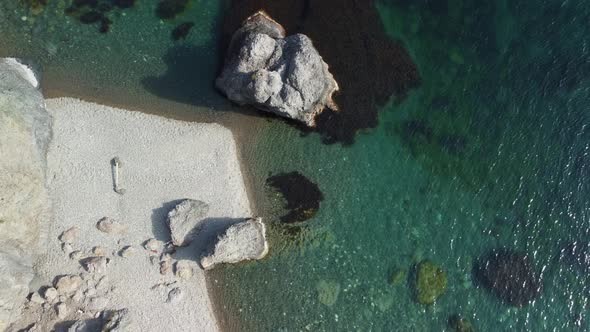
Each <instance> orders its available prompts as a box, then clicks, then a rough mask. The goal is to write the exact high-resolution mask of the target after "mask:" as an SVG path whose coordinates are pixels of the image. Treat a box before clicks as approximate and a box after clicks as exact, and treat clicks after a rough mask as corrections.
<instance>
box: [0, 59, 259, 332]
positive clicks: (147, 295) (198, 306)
mask: <svg viewBox="0 0 590 332" xmlns="http://www.w3.org/2000/svg"><path fill="white" fill-rule="evenodd" d="M1 64H2V65H4V63H1ZM0 69H2V70H0V73H1V74H2V75H6V74H5V73H10V74H11V75H12V76H13V79H14V82H17V83H18V84H21V85H19V86H18V88H17V89H15V88H14V86H12V87H10V89H9V88H6V89H5V90H2V92H3V93H0V96H7V95H8V96H9V97H10V98H12V97H14V96H13V95H11V93H13V91H11V89H12V90H17V91H18V90H19V89H24V88H23V86H24V84H25V83H26V84H27V85H28V87H27V88H26V89H28V90H26V89H25V91H26V92H27V93H29V94H31V95H34V96H36V98H37V99H34V101H35V102H36V103H37V104H39V105H43V104H44V101H43V97H42V95H41V93H40V92H39V90H37V89H36V87H34V86H33V84H32V83H31V81H30V80H29V82H27V81H26V79H23V78H22V77H24V75H22V73H18V72H16V73H17V74H14V73H15V71H14V70H12V71H9V70H7V69H5V68H4V67H1V68H0ZM33 77H34V76H33ZM2 82H3V83H5V82H11V81H9V80H2ZM6 91H10V93H7V92H6ZM23 100H25V101H26V100H27V98H25V97H23ZM31 100H33V99H31ZM9 101H11V100H9ZM13 102H14V101H13ZM46 102H47V109H48V110H47V111H45V109H44V107H43V109H42V110H41V111H40V113H41V114H43V113H44V114H46V118H47V119H49V118H50V116H51V117H53V119H54V121H53V126H51V125H49V120H45V118H44V117H41V116H35V117H32V119H29V120H30V121H31V123H35V121H37V122H40V123H42V124H43V126H41V127H43V128H53V131H54V133H55V134H54V136H53V138H52V140H51V141H50V143H49V140H48V139H45V140H44V139H40V138H39V137H40V136H41V135H45V136H43V137H42V138H48V137H49V135H48V134H47V133H46V132H44V131H42V130H39V129H38V128H37V129H33V128H34V127H33V126H29V127H27V128H24V129H27V130H23V133H24V134H22V135H21V136H23V137H24V138H22V139H21V141H24V142H27V141H32V142H34V143H31V144H30V146H31V147H32V148H31V151H32V152H31V153H30V154H32V155H35V156H37V159H38V160H37V161H36V162H35V163H34V164H33V165H26V166H29V169H30V173H31V174H37V180H36V181H31V183H32V184H35V185H36V186H37V187H36V189H37V190H38V191H39V193H40V194H39V196H40V197H43V195H45V196H47V199H46V201H47V203H46V204H40V206H41V207H43V208H45V209H41V210H42V211H43V213H45V214H44V215H42V216H43V217H44V218H45V219H44V220H43V219H41V217H39V215H35V216H33V217H31V218H32V219H31V222H30V224H22V222H21V220H20V219H19V220H18V221H16V220H17V219H18V218H17V217H14V215H13V216H11V215H8V216H5V214H6V211H10V209H5V211H2V213H3V215H2V220H7V222H6V223H5V222H3V223H2V224H3V225H0V227H17V226H18V227H21V228H22V227H23V226H25V227H28V228H27V229H26V231H22V232H16V233H17V234H24V235H27V236H29V237H28V238H22V239H18V238H17V239H10V238H9V239H7V240H4V237H6V235H7V234H10V233H7V232H4V229H2V230H1V231H0V240H1V241H0V251H1V253H2V255H3V256H2V257H3V258H4V257H5V256H6V257H8V258H10V259H4V260H0V270H2V271H5V270H7V271H9V273H4V276H5V279H3V280H1V281H2V283H1V284H0V293H1V294H2V295H5V294H7V295H6V296H2V300H3V301H2V303H0V309H1V310H0V314H1V315H2V316H0V318H1V319H2V320H1V322H2V324H4V325H1V324H0V330H4V329H6V330H7V331H21V330H25V331H45V330H50V329H57V330H64V331H65V330H68V329H69V330H71V331H82V330H84V328H89V326H90V327H92V326H94V327H97V326H98V327H100V326H102V327H104V328H106V327H108V326H112V327H113V326H114V327H116V326H118V327H119V330H125V331H144V330H149V329H150V328H153V327H154V326H156V327H157V326H160V327H162V328H164V326H166V327H170V326H174V328H175V330H177V331H192V330H194V329H195V327H198V328H199V329H202V330H211V331H213V330H219V326H218V324H217V320H216V318H215V314H214V312H213V309H212V305H211V301H210V297H209V293H208V291H207V285H206V278H205V273H204V270H203V269H202V267H201V265H200V263H199V260H200V258H201V257H206V256H207V257H209V256H210V255H211V254H214V255H216V256H218V257H220V258H219V259H216V263H222V262H237V261H241V260H243V259H259V258H262V257H264V255H266V253H267V252H268V244H267V243H266V240H265V233H264V224H263V223H262V222H260V219H256V220H258V221H257V223H258V224H259V225H262V228H261V229H259V228H256V227H255V228H252V229H253V230H255V229H258V230H259V231H260V233H259V235H254V236H255V237H258V238H260V239H261V240H262V242H260V247H257V248H259V249H256V248H255V250H254V251H251V252H250V254H249V256H248V255H242V256H241V255H239V252H241V250H240V251H239V252H238V257H237V258H236V255H235V252H233V253H232V252H230V257H231V259H229V260H228V259H225V258H223V257H226V258H227V257H228V256H227V254H225V253H224V252H223V250H224V248H223V247H224V246H223V245H216V243H217V242H219V243H221V242H223V241H225V242H227V234H230V233H231V234H233V233H232V232H230V231H231V229H232V227H234V226H237V225H240V223H244V224H245V225H249V224H248V222H247V221H244V219H247V218H250V217H252V212H251V209H250V202H249V200H248V197H247V194H246V189H245V185H244V180H243V178H242V174H241V171H240V165H239V161H238V158H237V149H236V144H235V142H234V139H233V135H232V133H231V132H230V131H229V130H227V129H225V128H223V127H221V126H219V125H215V124H199V123H186V122H181V121H175V120H168V119H164V118H160V117H157V116H150V115H146V114H142V113H137V112H129V111H125V110H119V109H112V108H109V107H105V106H100V105H96V104H90V103H85V102H82V101H79V100H74V99H67V98H61V99H53V100H47V101H46ZM3 106H4V107H6V104H4V105H3ZM30 106H31V105H28V104H25V105H24V106H23V109H22V110H21V111H20V113H19V109H18V108H17V109H15V110H16V115H17V116H18V115H22V114H27V115H31V114H35V113H32V112H29V109H30ZM40 107H41V106H40ZM9 115H10V114H9ZM4 119H8V120H10V117H7V116H6V114H2V116H1V117H0V120H4ZM25 120H26V119H25ZM41 120H44V121H41ZM19 121H20V122H19ZM5 123H8V124H12V125H14V127H15V128H17V129H23V128H22V127H23V126H21V124H22V123H28V122H25V121H22V119H17V121H13V122H10V121H0V125H4V124H5ZM13 131H14V130H13ZM19 137H20V136H17V135H15V136H13V137H10V138H19ZM27 137H28V138H27ZM213 137H215V139H213V141H211V140H212V138H213ZM2 143H5V144H0V149H2V150H1V151H5V150H7V149H9V148H13V149H14V151H17V150H16V144H15V142H13V141H3V142H2ZM21 143H22V142H21ZM11 144H12V145H11ZM38 145H39V146H41V147H42V148H39V147H38ZM19 147H20V148H21V150H22V144H20V146H19ZM47 147H48V148H47ZM7 151H9V152H10V151H12V150H7ZM21 153H22V151H21ZM13 155H14V156H15V157H14V158H17V157H18V154H17V153H14V152H13ZM3 156H12V155H9V154H3ZM45 156H46V157H47V161H45V160H43V158H44V157H45ZM25 157H27V156H25ZM5 160H8V161H11V162H12V163H11V164H10V165H14V161H13V160H10V159H5ZM30 160H33V161H34V160H35V159H34V158H32V159H31V158H29V160H28V161H29V162H30ZM45 164H46V167H45ZM23 165H24V164H23ZM0 166H2V167H5V168H7V172H5V173H4V174H14V170H13V169H8V166H5V165H4V164H1V165H0ZM23 169H25V168H23ZM11 172H12V173H11ZM45 172H46V174H47V179H46V180H45ZM2 181H4V182H2ZM8 181H10V178H9V177H7V178H1V179H0V184H1V186H0V189H1V191H0V194H2V197H3V198H4V197H10V198H15V199H20V201H17V202H16V203H20V204H22V203H23V202H28V203H30V202H29V200H28V199H27V197H23V196H22V194H20V193H19V192H18V190H16V191H15V189H14V188H15V186H14V185H13V186H12V187H11V186H10V182H8ZM12 181H14V180H12ZM5 182H6V183H7V184H6V185H5ZM6 195H8V196H6ZM11 195H12V196H11ZM19 195H20V196H19ZM187 197H195V198H198V199H203V200H205V201H207V202H208V205H209V210H208V212H207V213H205V214H204V215H202V216H199V218H202V219H203V222H204V225H205V227H200V228H199V229H198V230H197V231H196V235H195V236H194V240H193V241H192V243H190V244H189V243H183V245H185V244H186V246H182V247H181V246H176V245H174V244H173V243H172V241H170V237H171V234H170V231H171V228H170V227H169V223H170V220H169V218H167V215H168V212H170V211H171V210H173V209H174V205H176V204H177V203H178V202H179V199H184V198H187ZM49 201H51V202H52V203H53V206H51V208H50V206H49ZM9 203H15V202H9ZM9 207H12V206H10V205H9ZM29 207H34V206H31V205H29ZM16 210H17V211H16V212H15V213H16V214H18V213H21V214H22V212H23V211H24V209H22V208H21V209H20V210H19V209H16ZM34 211H36V210H35V209H31V210H30V211H27V212H34ZM13 217H14V218H13ZM19 222H20V223H19ZM167 223H168V225H167ZM232 225H234V226H232ZM35 227H37V228H35ZM41 227H43V228H44V229H43V230H39V229H38V228H41ZM13 233H14V232H13ZM224 233H226V236H225V237H223V236H222V235H223V234H224ZM238 233H239V232H238ZM239 234H242V233H239ZM253 234H254V233H252V232H246V233H244V235H243V236H245V238H244V237H243V236H238V237H237V238H236V237H235V236H233V237H232V239H231V240H232V241H231V242H232V244H233V245H234V246H237V247H238V248H239V247H240V245H244V242H240V241H245V240H248V239H251V238H252V236H253ZM24 235H23V236H24ZM234 235H235V234H234ZM218 237H219V238H218ZM242 238H243V239H244V240H240V239H242ZM41 239H46V241H41ZM19 241H20V242H19ZM27 241H29V242H27ZM236 241H237V242H236ZM19 243H27V244H31V248H34V247H35V246H39V247H40V248H41V249H43V250H40V252H44V253H43V254H42V255H40V256H37V255H35V253H34V252H32V251H27V253H28V254H29V255H28V256H26V257H25V255H24V254H23V253H24V252H25V251H24V250H21V252H16V251H15V252H16V254H14V253H11V252H9V253H8V254H5V252H6V248H9V249H14V248H18V245H15V244H19ZM240 243H242V244H240ZM250 248H252V247H251V246H250ZM213 249H214V251H212V250H213ZM252 252H254V254H252ZM8 255H12V256H10V257H9V256H8ZM19 255H20V256H19ZM246 256H247V257H246ZM15 262H16V263H18V264H21V265H22V268H20V269H15V268H14V267H13V266H11V265H9V264H14V263H15ZM33 266H34V268H33ZM210 267H211V266H208V268H210ZM21 272H22V273H21ZM11 273H13V274H14V277H13V278H12V279H6V278H10V277H11ZM17 276H18V277H20V278H21V280H17V279H16V277H17ZM138 276H141V277H139V278H138ZM8 295H9V296H10V298H9V297H8ZM195 313H197V314H195ZM74 322H76V323H74ZM109 324H110V325H109ZM114 327H113V328H114ZM109 328H110V327H109ZM112 330H113V331H115V330H117V329H112Z"/></svg>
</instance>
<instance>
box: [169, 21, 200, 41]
mask: <svg viewBox="0 0 590 332" xmlns="http://www.w3.org/2000/svg"><path fill="white" fill-rule="evenodd" d="M193 26H195V24H194V23H193V22H184V23H181V24H179V25H177V26H176V27H175V28H174V30H172V33H171V34H170V36H171V37H172V40H174V41H178V40H180V39H186V36H188V33H189V32H190V31H191V29H192V28H193Z"/></svg>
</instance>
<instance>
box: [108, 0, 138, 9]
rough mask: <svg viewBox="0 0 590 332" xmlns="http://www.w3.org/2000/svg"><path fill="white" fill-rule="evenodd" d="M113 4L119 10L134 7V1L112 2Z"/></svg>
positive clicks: (121, 0)
mask: <svg viewBox="0 0 590 332" xmlns="http://www.w3.org/2000/svg"><path fill="white" fill-rule="evenodd" d="M113 4H114V5H115V6H117V7H119V8H123V9H125V8H131V7H133V6H135V0H113Z"/></svg>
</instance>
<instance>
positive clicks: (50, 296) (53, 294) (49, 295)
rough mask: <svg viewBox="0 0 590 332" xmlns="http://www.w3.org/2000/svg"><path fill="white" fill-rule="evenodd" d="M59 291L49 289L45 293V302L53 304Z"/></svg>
mask: <svg viewBox="0 0 590 332" xmlns="http://www.w3.org/2000/svg"><path fill="white" fill-rule="evenodd" d="M57 295H58V293H57V289H55V288H53V287H49V288H47V289H46V290H45V292H43V297H44V298H45V300H47V301H49V302H53V300H55V298H57Z"/></svg>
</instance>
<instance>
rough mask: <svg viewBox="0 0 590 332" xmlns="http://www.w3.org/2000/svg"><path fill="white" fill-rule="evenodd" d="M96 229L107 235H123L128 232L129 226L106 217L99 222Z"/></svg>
mask: <svg viewBox="0 0 590 332" xmlns="http://www.w3.org/2000/svg"><path fill="white" fill-rule="evenodd" d="M96 228H98V230H99V231H101V232H103V233H107V234H121V233H124V232H126V231H127V226H125V225H123V224H121V223H119V222H117V221H115V220H114V219H112V218H109V217H104V218H102V219H100V220H99V221H98V223H97V224H96Z"/></svg>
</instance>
